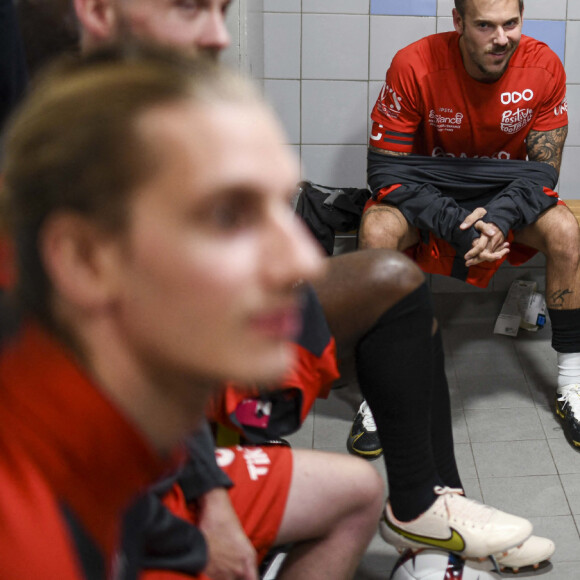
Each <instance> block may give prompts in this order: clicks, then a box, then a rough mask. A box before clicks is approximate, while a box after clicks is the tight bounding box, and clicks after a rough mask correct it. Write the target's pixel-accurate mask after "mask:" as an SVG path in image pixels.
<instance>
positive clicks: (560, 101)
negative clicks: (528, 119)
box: [532, 44, 568, 131]
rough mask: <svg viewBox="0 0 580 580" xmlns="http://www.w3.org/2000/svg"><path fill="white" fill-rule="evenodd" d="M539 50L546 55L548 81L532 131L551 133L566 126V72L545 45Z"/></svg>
mask: <svg viewBox="0 0 580 580" xmlns="http://www.w3.org/2000/svg"><path fill="white" fill-rule="evenodd" d="M540 49H541V50H542V51H543V52H544V53H547V54H545V55H543V58H545V59H546V60H547V63H546V65H545V70H546V72H547V73H548V79H549V81H548V82H547V83H546V84H545V86H546V96H545V99H544V102H543V103H542V107H541V109H540V112H539V114H538V116H537V117H536V120H535V122H534V126H533V127H532V130H534V131H552V130H554V129H558V128H560V127H564V126H565V125H567V124H568V101H567V100H566V72H565V71H564V66H563V65H562V61H561V60H560V59H559V57H558V56H557V55H556V54H555V53H553V52H552V51H551V50H550V49H548V47H547V46H545V45H543V44H542V45H540Z"/></svg>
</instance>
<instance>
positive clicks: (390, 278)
mask: <svg viewBox="0 0 580 580" xmlns="http://www.w3.org/2000/svg"><path fill="white" fill-rule="evenodd" d="M371 256H372V267H371V268H369V281H370V282H371V284H372V286H373V288H374V293H375V295H376V296H377V297H378V296H381V295H383V294H382V293H383V292H388V293H395V294H401V295H406V294H409V293H410V292H412V291H413V290H415V289H416V288H418V287H419V286H420V285H421V284H423V283H424V282H425V275H424V274H423V272H422V271H421V269H420V268H419V266H417V264H415V262H413V261H412V260H411V259H410V258H409V257H408V256H406V255H405V254H402V253H401V252H397V251H395V250H373V251H372V254H371Z"/></svg>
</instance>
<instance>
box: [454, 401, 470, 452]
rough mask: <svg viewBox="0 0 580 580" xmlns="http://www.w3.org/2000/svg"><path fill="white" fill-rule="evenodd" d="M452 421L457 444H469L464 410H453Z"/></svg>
mask: <svg viewBox="0 0 580 580" xmlns="http://www.w3.org/2000/svg"><path fill="white" fill-rule="evenodd" d="M451 421H452V426H453V441H454V442H455V443H456V444H457V443H469V433H468V432H467V423H466V422H465V414H464V411H463V409H452V411H451Z"/></svg>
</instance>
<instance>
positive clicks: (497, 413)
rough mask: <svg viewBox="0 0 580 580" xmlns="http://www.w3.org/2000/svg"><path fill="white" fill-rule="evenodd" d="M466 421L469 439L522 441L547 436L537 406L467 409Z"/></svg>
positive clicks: (476, 440)
mask: <svg viewBox="0 0 580 580" xmlns="http://www.w3.org/2000/svg"><path fill="white" fill-rule="evenodd" d="M465 421H466V423H467V430H468V432H469V439H470V440H471V441H473V442H482V441H522V440H526V439H542V438H543V437H544V436H545V433H544V430H543V428H542V423H541V422H540V418H539V416H538V413H537V411H536V409H535V408H533V407H532V408H517V409H467V410H466V411H465Z"/></svg>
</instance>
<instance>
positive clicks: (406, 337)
mask: <svg viewBox="0 0 580 580" xmlns="http://www.w3.org/2000/svg"><path fill="white" fill-rule="evenodd" d="M432 324H433V307H432V304H431V295H430V293H429V289H428V288H427V285H426V284H422V285H421V286H420V287H419V288H417V289H416V290H414V291H413V292H411V294H409V295H408V296H406V297H405V298H403V299H402V300H400V301H399V302H397V304H395V305H394V306H393V307H392V308H391V309H390V310H388V311H387V312H386V313H385V314H383V316H382V317H381V318H380V319H379V320H378V322H377V323H376V324H375V325H374V326H373V328H372V329H371V330H370V332H369V333H368V334H366V335H365V336H364V337H363V338H362V339H361V340H360V341H359V343H358V345H357V349H356V357H357V359H356V367H357V374H358V380H359V385H360V388H361V391H362V393H363V395H364V397H365V399H366V400H367V402H368V404H369V407H370V408H371V411H372V412H373V416H374V418H375V422H376V424H377V429H378V433H379V437H380V439H381V443H382V445H383V451H384V459H385V463H386V466H387V479H388V483H389V498H390V502H391V507H392V509H393V513H394V515H395V517H396V518H397V519H399V520H402V521H409V520H412V519H414V518H416V517H417V516H419V515H420V514H421V513H423V512H424V511H425V510H426V509H428V508H429V507H430V506H431V505H432V504H433V502H434V501H435V499H436V496H435V494H434V492H433V488H434V487H435V486H436V485H442V484H443V482H442V481H441V480H440V478H439V477H438V475H437V470H436V467H435V459H434V457H433V450H432V447H431V424H430V418H431V398H432V395H433V389H432V381H433V352H432V351H433V345H432V337H431V330H432Z"/></svg>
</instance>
